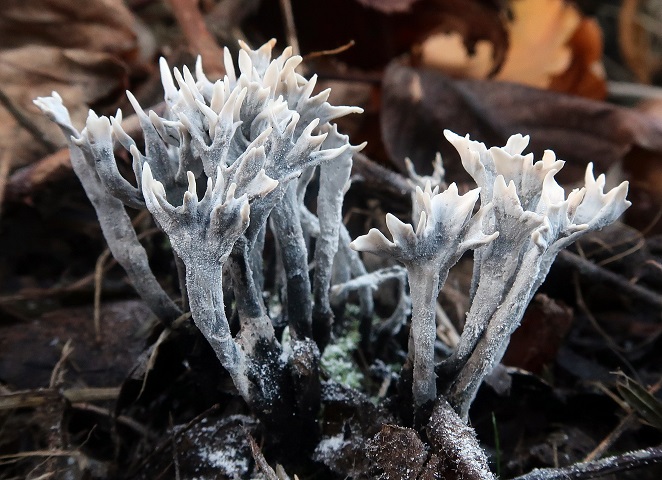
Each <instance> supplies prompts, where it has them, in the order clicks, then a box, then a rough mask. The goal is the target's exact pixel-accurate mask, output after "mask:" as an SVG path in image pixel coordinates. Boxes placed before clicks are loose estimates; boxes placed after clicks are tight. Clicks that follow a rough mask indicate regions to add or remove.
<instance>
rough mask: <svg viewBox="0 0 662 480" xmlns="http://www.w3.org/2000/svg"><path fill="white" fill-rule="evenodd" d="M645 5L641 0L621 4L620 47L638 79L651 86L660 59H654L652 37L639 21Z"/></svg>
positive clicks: (624, 58) (625, 0)
mask: <svg viewBox="0 0 662 480" xmlns="http://www.w3.org/2000/svg"><path fill="white" fill-rule="evenodd" d="M643 3H644V2H642V1H640V0H623V1H622V2H621V8H620V10H619V12H618V47H619V50H620V53H621V55H622V56H623V60H624V62H625V64H626V65H627V66H628V68H629V69H630V70H631V71H632V73H633V74H634V76H635V77H636V79H637V80H638V81H639V82H641V83H645V84H650V83H651V79H652V77H653V73H654V72H655V70H656V69H657V68H659V59H657V61H656V59H655V58H654V55H653V51H652V47H651V36H650V35H649V34H648V32H647V31H646V29H645V28H644V26H643V25H642V22H641V21H640V20H639V15H640V13H639V9H640V7H641V5H642V4H643ZM656 64H657V65H656Z"/></svg>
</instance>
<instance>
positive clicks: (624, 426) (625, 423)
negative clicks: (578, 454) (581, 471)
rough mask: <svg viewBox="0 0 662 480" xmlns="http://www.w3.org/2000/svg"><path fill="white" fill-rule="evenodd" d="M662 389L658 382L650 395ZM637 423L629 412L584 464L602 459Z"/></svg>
mask: <svg viewBox="0 0 662 480" xmlns="http://www.w3.org/2000/svg"><path fill="white" fill-rule="evenodd" d="M660 388H662V379H660V380H658V381H657V383H656V384H655V385H653V386H652V387H650V388H648V393H650V394H655V393H657V391H658V390H659V389H660ZM636 421H637V415H636V413H635V412H633V411H631V412H629V413H628V414H627V415H626V416H625V417H623V418H622V419H621V421H620V422H618V425H616V428H614V429H613V430H612V431H611V432H610V433H609V435H607V436H606V437H605V438H604V439H603V440H602V441H601V442H600V443H599V444H598V446H597V447H595V448H594V449H593V451H592V452H591V453H589V454H588V455H587V456H586V458H584V462H591V461H593V460H595V459H596V458H600V457H601V456H602V455H603V454H604V453H605V452H606V451H607V450H608V449H609V447H611V446H612V445H613V444H614V442H615V441H616V440H618V438H619V437H620V436H621V435H622V434H623V433H624V432H625V431H627V430H628V429H629V428H630V427H631V426H634V424H635V423H636Z"/></svg>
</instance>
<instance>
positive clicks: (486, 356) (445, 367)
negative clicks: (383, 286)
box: [351, 130, 630, 419]
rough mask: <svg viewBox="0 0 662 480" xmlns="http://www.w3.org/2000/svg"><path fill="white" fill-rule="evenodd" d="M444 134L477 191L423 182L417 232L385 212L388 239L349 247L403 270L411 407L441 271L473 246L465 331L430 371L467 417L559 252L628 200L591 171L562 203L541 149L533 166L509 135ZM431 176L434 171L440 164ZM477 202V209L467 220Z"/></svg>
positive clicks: (428, 350) (429, 383)
mask: <svg viewBox="0 0 662 480" xmlns="http://www.w3.org/2000/svg"><path fill="white" fill-rule="evenodd" d="M444 133H445V135H446V138H447V139H448V140H449V141H450V142H451V143H452V144H453V145H454V146H455V148H456V149H457V151H458V152H459V154H460V157H461V159H462V165H463V166H464V168H465V169H466V170H467V171H468V172H469V174H470V175H471V176H472V177H473V179H474V180H475V181H476V183H477V184H478V187H479V188H477V189H475V190H471V191H470V192H468V193H466V194H464V195H458V192H457V187H456V186H455V185H454V184H451V186H450V187H449V188H448V189H447V190H446V191H444V192H442V193H439V191H438V190H439V189H438V187H435V189H434V190H432V189H431V186H430V183H429V180H428V181H427V182H428V183H427V186H426V187H425V189H424V190H423V189H421V188H420V186H417V187H416V194H415V197H414V202H413V211H414V214H415V215H414V222H415V224H416V225H417V226H416V229H415V230H414V228H413V227H412V225H406V224H403V223H402V222H400V221H399V220H398V219H396V218H395V217H394V216H392V215H390V214H389V215H387V217H386V223H387V226H388V228H389V230H390V232H391V235H392V236H393V241H392V242H391V241H390V240H388V239H387V238H386V237H385V236H384V235H382V234H381V233H380V232H379V231H377V230H375V229H373V230H371V231H370V232H369V233H368V234H367V235H364V236H361V237H359V238H357V239H356V240H354V242H353V243H352V245H351V246H352V248H354V249H356V250H361V251H370V252H373V253H376V254H378V255H381V256H386V257H391V258H394V259H395V260H398V261H399V262H401V263H403V264H404V265H405V266H406V267H407V271H408V274H409V284H410V288H411V295H412V298H413V305H414V311H413V315H412V324H411V334H410V342H409V359H408V365H406V367H407V368H409V369H411V370H413V397H414V402H415V404H416V405H422V404H424V403H426V402H428V401H430V400H432V399H434V398H435V396H436V390H435V388H436V387H435V385H436V374H435V367H434V350H433V347H434V345H433V342H434V335H435V304H436V298H437V295H438V293H439V291H440V289H441V287H442V286H443V281H444V279H445V278H446V275H447V273H448V269H449V268H450V267H451V266H452V265H453V264H454V263H455V262H456V261H457V259H458V258H459V256H460V255H461V254H462V253H463V252H464V251H465V250H467V249H469V248H473V249H475V252H474V274H473V278H472V289H471V307H470V310H469V313H468V314H467V319H466V323H465V327H464V330H463V332H462V336H461V338H460V342H459V345H458V346H457V348H456V349H455V351H454V352H453V354H452V355H451V356H450V357H449V358H447V359H446V360H444V361H442V362H441V364H440V365H438V366H437V368H436V370H437V373H439V375H440V377H441V381H442V383H443V384H445V385H446V387H447V390H446V391H444V392H443V394H444V396H445V398H447V399H448V401H449V402H450V403H451V405H453V406H454V408H455V409H456V410H457V412H458V413H459V414H460V415H461V416H462V417H463V418H465V419H466V417H467V414H468V411H469V407H470V405H471V402H472V401H473V399H474V397H475V395H476V392H477V390H478V387H479V386H480V384H481V382H482V380H483V378H485V376H486V375H487V374H489V373H490V371H491V370H492V368H493V367H494V366H495V365H496V364H497V363H498V362H499V361H500V360H501V358H502V357H503V354H504V353H505V350H506V347H507V346H508V342H509V339H510V336H511V334H512V333H513V331H514V330H515V329H516V328H517V326H518V325H519V323H520V321H521V319H522V316H523V315H524V311H525V309H526V306H527V305H528V304H529V302H530V301H531V299H532V298H533V295H534V294H535V292H536V290H537V289H538V287H540V285H541V284H542V282H543V281H544V279H545V277H546V276H547V273H549V269H550V267H551V265H552V263H553V261H554V259H555V258H556V255H557V254H558V252H559V251H560V250H561V249H563V248H565V247H567V246H568V245H570V244H571V243H573V242H574V241H575V240H576V239H577V238H579V237H580V236H581V235H584V234H586V233H587V232H590V231H594V230H597V229H600V228H602V227H604V226H606V225H608V224H610V223H612V222H614V221H615V220H616V219H617V218H618V217H619V216H620V215H621V214H622V213H623V212H624V211H625V210H626V209H627V208H628V207H629V206H630V202H628V201H627V200H626V199H625V197H626V195H627V190H628V184H627V182H623V183H622V184H621V185H619V186H618V187H616V188H614V189H612V190H611V191H609V192H608V193H605V192H604V186H605V177H604V175H600V176H599V177H598V178H597V179H595V178H594V176H593V167H592V164H589V165H588V167H587V169H586V176H585V185H584V187H582V188H581V189H575V190H573V191H572V192H570V193H569V194H568V195H567V197H566V195H565V192H564V190H563V188H562V187H561V186H560V185H559V184H558V183H557V182H556V180H555V178H554V176H555V175H556V173H558V171H559V170H560V169H561V168H562V167H563V163H564V162H563V161H560V160H557V159H556V157H555V155H554V153H553V152H551V151H549V150H548V151H546V152H545V154H544V155H543V158H542V160H540V161H537V162H534V161H533V154H528V155H522V152H523V150H524V149H525V148H526V146H527V145H528V141H529V138H528V136H527V137H525V136H522V135H513V136H512V137H510V139H509V140H508V142H507V144H506V146H504V147H501V148H499V147H492V148H490V149H488V148H486V147H485V145H484V144H482V143H480V142H475V141H471V140H469V138H468V136H467V137H460V136H458V135H456V134H454V133H452V132H450V131H448V130H447V131H445V132H444ZM410 170H411V171H410V174H412V176H415V172H413V169H411V168H410ZM435 170H436V171H437V172H441V171H442V170H441V167H440V166H437V167H436V169H435ZM439 175H440V174H439V173H437V176H439ZM442 175H443V174H442ZM416 178H421V177H417V176H416V177H415V178H414V180H416ZM439 182H440V181H439ZM478 197H480V200H481V208H480V210H478V213H476V214H475V215H473V216H472V214H471V212H472V209H473V206H474V203H475V202H476V200H477V199H478Z"/></svg>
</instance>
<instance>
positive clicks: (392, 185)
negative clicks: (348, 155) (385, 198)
mask: <svg viewBox="0 0 662 480" xmlns="http://www.w3.org/2000/svg"><path fill="white" fill-rule="evenodd" d="M352 175H358V176H359V177H361V179H362V180H363V181H365V182H366V183H368V184H370V185H371V186H374V187H376V188H380V189H382V190H385V191H388V192H390V193H394V194H396V195H401V196H405V195H409V193H410V192H412V191H413V188H412V187H411V185H409V183H408V182H407V180H406V179H405V177H403V176H402V175H400V174H399V173H396V172H394V171H392V170H389V169H388V168H385V167H382V166H381V165H379V164H378V163H376V162H374V161H372V160H370V159H369V158H368V157H366V156H365V155H363V154H362V153H356V154H354V166H353V169H352Z"/></svg>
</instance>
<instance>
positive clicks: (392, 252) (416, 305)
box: [351, 183, 498, 406]
mask: <svg viewBox="0 0 662 480" xmlns="http://www.w3.org/2000/svg"><path fill="white" fill-rule="evenodd" d="M479 193H480V189H474V190H471V191H469V192H467V193H466V194H464V195H459V193H458V189H457V186H456V185H455V184H454V183H453V184H451V185H450V186H449V187H448V189H447V190H445V191H444V192H442V193H438V190H437V189H435V190H434V191H433V190H432V189H431V188H430V184H429V183H428V184H427V186H426V189H425V191H424V190H421V188H420V187H417V189H416V198H415V204H414V209H418V210H419V211H420V212H421V213H420V216H419V220H418V224H417V227H416V230H414V228H413V226H412V225H409V224H405V223H403V222H401V221H400V220H398V219H397V218H396V217H395V216H393V215H391V214H388V215H387V216H386V224H387V226H388V229H389V231H390V232H391V235H392V236H393V241H390V240H388V239H387V238H386V237H385V236H384V235H383V234H382V233H381V232H379V231H378V230H376V229H372V230H370V232H369V233H368V234H367V235H363V236H361V237H359V238H357V239H356V240H354V241H353V242H352V244H351V247H352V248H353V249H355V250H359V251H363V252H372V253H375V254H377V255H380V256H383V257H387V258H393V259H395V260H397V261H399V262H401V263H403V264H404V265H405V267H406V268H407V273H408V275H409V286H410V290H411V299H412V305H413V311H412V325H411V333H410V342H409V360H408V368H410V369H412V370H413V387H412V388H413V399H414V404H415V405H416V406H422V405H423V404H425V403H427V402H429V401H432V400H434V399H435V398H436V396H437V391H436V381H435V373H434V342H435V339H436V320H435V319H436V302H437V296H438V295H439V291H440V290H441V287H442V286H443V284H444V282H445V281H446V277H447V276H448V271H449V270H450V268H451V267H452V266H453V265H454V264H455V263H456V262H457V261H458V260H459V258H460V257H461V256H462V254H463V253H464V252H465V251H467V250H469V249H474V248H477V247H479V246H482V245H484V244H487V243H489V242H490V241H492V240H493V239H494V238H496V237H497V236H498V233H497V232H494V233H492V234H491V235H485V234H484V233H483V226H482V224H483V218H484V217H485V215H486V214H487V213H488V212H489V210H490V209H491V205H486V206H485V207H483V208H481V209H480V210H479V211H478V213H476V214H475V215H472V212H473V208H474V205H475V203H476V201H477V200H478V195H479Z"/></svg>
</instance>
